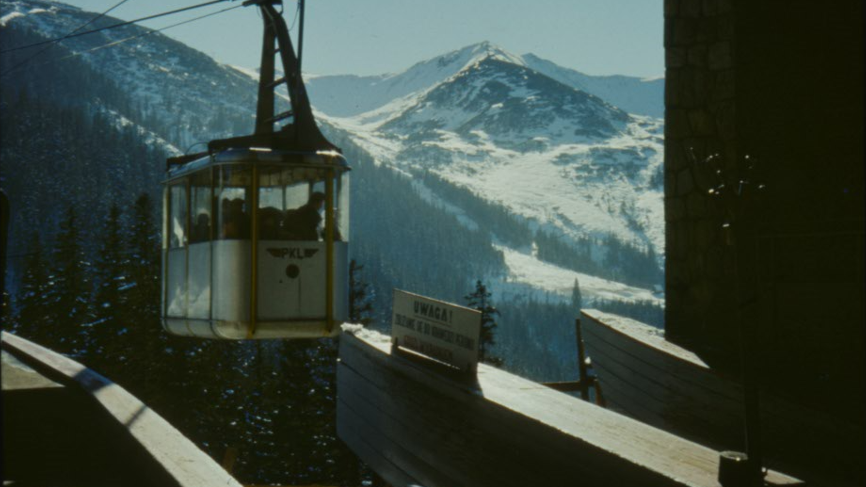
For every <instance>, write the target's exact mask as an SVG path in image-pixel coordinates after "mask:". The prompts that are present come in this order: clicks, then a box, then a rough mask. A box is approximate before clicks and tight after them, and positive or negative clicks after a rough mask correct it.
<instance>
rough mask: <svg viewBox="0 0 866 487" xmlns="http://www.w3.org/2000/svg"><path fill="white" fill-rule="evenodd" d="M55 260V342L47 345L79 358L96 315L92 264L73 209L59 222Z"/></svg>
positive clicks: (52, 289) (52, 296) (51, 300)
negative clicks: (83, 246)
mask: <svg viewBox="0 0 866 487" xmlns="http://www.w3.org/2000/svg"><path fill="white" fill-rule="evenodd" d="M53 256H54V259H53V262H52V270H53V278H51V285H50V290H49V293H48V294H49V305H50V306H51V308H52V312H51V322H50V323H49V326H51V327H52V332H53V334H54V337H55V338H56V339H55V340H52V342H51V343H49V344H47V345H49V347H51V348H54V347H56V348H55V350H56V351H58V352H62V353H72V354H74V355H80V354H83V353H84V352H85V350H84V348H83V347H84V346H85V344H86V339H87V335H88V334H89V332H88V328H86V326H89V323H90V322H91V321H92V320H93V315H92V310H91V306H90V295H91V289H90V280H89V276H88V267H89V263H88V262H86V261H85V260H84V250H83V249H82V247H81V233H80V230H79V228H78V216H77V214H76V211H75V208H74V207H73V206H71V205H70V206H69V207H68V208H67V210H66V217H65V218H64V219H63V220H62V221H61V222H60V231H59V232H58V234H57V241H56V242H55V245H54V251H53Z"/></svg>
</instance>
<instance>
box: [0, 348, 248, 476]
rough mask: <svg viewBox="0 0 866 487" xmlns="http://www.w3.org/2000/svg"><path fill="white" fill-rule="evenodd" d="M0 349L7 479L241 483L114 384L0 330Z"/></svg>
mask: <svg viewBox="0 0 866 487" xmlns="http://www.w3.org/2000/svg"><path fill="white" fill-rule="evenodd" d="M2 350H3V463H4V465H3V467H4V468H3V470H4V472H5V474H4V475H5V476H6V478H7V479H16V480H18V481H21V482H23V483H27V482H33V483H34V484H36V485H48V484H50V485H91V486H101V485H125V486H136V487H137V486H154V487H155V486H159V487H169V486H179V487H213V486H220V487H241V484H239V483H238V482H237V481H236V480H234V479H233V478H232V477H231V476H230V475H229V474H228V473H227V472H226V471H225V470H223V469H222V467H220V466H219V465H218V464H217V463H215V462H214V461H213V460H212V459H211V458H210V457H209V456H207V455H206V454H205V453H204V452H202V451H201V450H199V449H198V447H196V446H195V445H194V444H193V443H192V442H191V441H190V440H189V439H187V438H186V437H184V436H183V435H182V434H181V433H180V432H179V431H177V430H176V429H175V428H174V427H172V426H171V425H170V424H169V423H168V422H166V421H165V420H164V419H163V418H162V417H160V416H159V415H158V414H156V413H155V412H154V411H152V410H151V409H149V408H148V407H147V406H146V405H144V404H142V403H141V401H139V400H138V399H137V398H135V397H134V396H132V395H131V394H129V393H128V392H127V391H126V390H124V389H123V388H122V387H120V386H118V385H117V384H114V383H113V382H111V381H109V380H108V379H106V378H104V377H102V376H101V375H99V374H97V373H96V372H94V371H92V370H90V369H88V368H86V367H84V366H83V365H81V364H79V363H77V362H75V361H73V360H70V359H68V358H66V357H64V356H62V355H60V354H57V353H55V352H52V351H51V350H48V349H46V348H43V347H41V346H39V345H36V344H34V343H32V342H29V341H27V340H25V339H22V338H20V337H17V336H15V335H13V334H9V333H6V332H3V334H2ZM13 356H14V358H13ZM13 475H14V476H15V477H13ZM22 485H23V484H22Z"/></svg>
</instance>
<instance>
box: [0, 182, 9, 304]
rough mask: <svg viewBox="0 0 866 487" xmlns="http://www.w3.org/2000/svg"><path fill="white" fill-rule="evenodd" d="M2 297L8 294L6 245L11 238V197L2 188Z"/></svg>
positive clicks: (0, 198)
mask: <svg viewBox="0 0 866 487" xmlns="http://www.w3.org/2000/svg"><path fill="white" fill-rule="evenodd" d="M0 235H2V237H0V299H3V296H5V295H6V249H7V247H6V245H7V243H8V242H7V241H8V239H9V198H7V197H6V192H5V191H3V190H2V189H0Z"/></svg>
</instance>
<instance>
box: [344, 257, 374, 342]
mask: <svg viewBox="0 0 866 487" xmlns="http://www.w3.org/2000/svg"><path fill="white" fill-rule="evenodd" d="M363 269H364V266H363V265H360V264H358V262H357V261H356V260H355V259H352V260H351V261H350V262H349V321H350V322H352V323H357V324H360V325H364V326H367V325H369V324H370V323H371V322H372V321H373V299H374V297H375V296H374V295H373V290H372V289H371V287H370V284H369V283H368V282H366V281H364V280H363V279H361V276H360V273H361V271H362V270H363Z"/></svg>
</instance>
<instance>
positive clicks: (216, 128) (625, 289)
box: [0, 0, 664, 300]
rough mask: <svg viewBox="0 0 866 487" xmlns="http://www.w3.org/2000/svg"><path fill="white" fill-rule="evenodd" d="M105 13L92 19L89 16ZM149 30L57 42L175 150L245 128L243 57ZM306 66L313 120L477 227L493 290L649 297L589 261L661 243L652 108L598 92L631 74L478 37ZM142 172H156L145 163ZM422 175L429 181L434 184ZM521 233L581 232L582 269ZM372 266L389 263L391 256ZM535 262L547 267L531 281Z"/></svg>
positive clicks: (16, 22) (24, 15)
mask: <svg viewBox="0 0 866 487" xmlns="http://www.w3.org/2000/svg"><path fill="white" fill-rule="evenodd" d="M93 16H94V14H93V13H92V12H85V11H82V10H80V9H77V8H75V7H70V6H67V5H64V4H60V3H54V2H45V1H42V0H12V1H9V2H4V5H3V11H2V17H0V24H2V26H3V27H4V28H6V27H14V28H18V29H26V30H30V31H34V32H36V33H39V34H41V35H43V36H46V37H53V36H58V35H62V34H65V33H67V32H69V31H71V30H73V29H74V28H76V27H78V26H79V25H81V24H82V23H84V22H86V21H87V20H89V19H90V18H92V17H93ZM115 22H117V19H112V18H110V17H105V18H103V19H100V20H99V21H98V22H97V23H95V24H94V26H95V27H99V26H102V25H109V24H112V23H115ZM149 32H151V31H149V30H148V29H144V28H141V27H137V26H128V27H124V28H121V29H114V30H108V31H103V32H101V33H99V34H95V35H90V36H82V37H78V38H73V39H68V40H66V41H64V42H63V46H64V49H67V50H69V51H71V52H72V53H77V54H76V55H75V57H74V58H75V59H76V60H77V61H79V62H80V61H83V62H85V63H87V64H88V65H90V66H91V67H92V68H93V69H95V70H97V71H98V72H99V73H101V74H103V75H104V76H106V77H108V78H110V79H111V80H112V81H113V82H114V83H115V84H116V85H117V86H118V87H122V89H123V90H124V91H125V92H126V93H127V94H128V95H129V97H130V98H131V100H132V102H131V103H132V105H133V106H132V107H127V108H128V109H129V110H131V111H132V112H135V113H134V115H135V116H134V117H133V116H131V115H132V114H130V113H122V111H119V112H118V113H119V116H125V117H126V118H127V119H128V120H135V123H138V124H140V125H141V126H142V127H143V129H144V130H148V131H150V132H153V133H156V134H158V135H159V136H161V137H164V138H165V139H167V140H169V141H170V142H171V143H173V144H174V145H175V146H176V147H178V148H179V149H180V150H182V151H183V150H184V149H187V148H188V147H190V146H191V144H193V143H197V142H206V141H207V140H210V139H212V138H218V137H224V136H226V135H229V134H232V133H234V134H240V133H246V132H249V131H250V129H251V128H252V119H253V114H254V108H255V96H256V80H255V79H254V71H251V70H241V69H236V68H232V67H229V66H225V65H221V64H219V63H217V62H215V61H213V60H212V59H210V58H209V57H207V56H206V55H204V54H202V53H200V52H198V51H195V50H193V49H190V48H189V47H187V46H185V45H183V44H180V43H178V42H176V41H174V40H172V39H169V38H167V37H165V36H163V35H162V34H159V33H149ZM132 37H134V39H132V40H129V41H127V42H122V43H119V44H116V45H114V46H112V47H111V48H103V46H106V45H107V44H109V43H113V42H117V41H122V40H124V39H129V38H132ZM63 52H66V51H63ZM4 62H8V61H7V60H5V59H4ZM56 62H64V61H62V60H61V61H56ZM308 78H310V80H309V81H308V88H309V91H310V98H311V101H312V102H313V105H314V108H315V109H316V111H317V113H318V116H319V120H320V122H321V123H323V124H324V125H326V129H327V130H329V131H330V132H331V133H332V134H335V135H336V136H337V137H341V138H345V140H347V141H351V143H352V144H353V145H354V146H356V147H358V148H360V150H363V151H364V152H365V153H366V154H369V156H370V157H371V158H372V159H373V160H375V162H376V163H377V165H378V166H382V167H386V168H391V169H393V170H394V171H396V172H398V173H400V174H404V175H409V176H410V177H412V178H414V181H413V184H412V188H413V189H414V190H415V191H416V192H417V193H418V195H420V196H421V197H422V198H424V199H425V200H426V201H428V202H431V203H433V204H434V205H435V206H436V207H437V208H439V209H440V210H441V211H442V212H444V213H448V214H451V215H455V216H457V217H458V219H459V221H460V222H462V223H463V224H464V225H465V226H467V227H471V228H475V229H486V230H484V231H490V232H491V233H490V234H491V236H492V238H493V241H494V245H495V247H496V248H495V249H494V250H495V252H499V253H500V254H501V255H502V256H503V257H502V261H503V262H504V265H505V269H490V270H489V273H490V275H491V276H500V277H502V273H503V272H504V273H505V275H504V277H505V278H504V279H503V280H502V282H500V283H498V284H497V283H494V286H493V288H495V289H497V290H499V291H501V292H514V293H516V292H524V291H527V290H532V289H536V290H538V289H541V290H545V291H550V292H553V293H555V294H557V295H559V296H561V297H563V298H565V297H567V296H569V295H570V292H571V285H572V284H573V282H574V280H575V279H576V278H580V281H581V283H583V284H584V295H585V296H586V297H588V298H592V297H604V298H605V299H611V298H616V297H617V296H618V297H619V298H620V299H628V300H632V299H653V300H654V299H656V298H654V297H653V294H652V292H651V291H650V290H648V289H647V288H648V287H651V286H650V285H644V287H643V288H641V287H634V286H626V285H624V284H620V283H617V282H613V281H610V280H607V281H605V280H604V279H599V278H598V274H599V273H598V268H603V267H605V266H607V267H610V266H612V265H617V264H612V263H611V259H609V257H610V255H611V253H612V251H611V250H609V246H606V245H605V241H606V239H610V238H615V239H617V240H618V241H619V242H625V243H627V244H630V245H634V246H636V247H638V248H643V249H646V250H648V251H652V253H653V255H654V256H656V257H657V259H658V260H657V264H660V263H661V261H662V259H663V255H664V247H663V241H664V227H663V225H664V223H663V222H664V218H663V216H664V215H663V205H662V192H661V178H660V174H661V164H662V134H663V122H662V120H660V119H658V118H653V117H650V116H645V115H639V114H635V113H634V112H635V110H633V109H628V108H625V107H624V106H618V104H617V103H620V102H613V101H612V100H628V99H630V98H637V99H640V100H644V99H645V98H646V99H649V98H651V96H650V95H651V93H650V91H647V92H641V91H640V90H638V89H636V88H635V86H644V85H641V84H640V82H639V80H637V78H626V77H623V79H624V80H626V81H627V82H623V83H619V84H617V83H612V82H610V83H609V82H605V81H604V80H601V79H599V78H594V77H587V76H586V75H581V74H580V73H577V72H576V71H573V70H569V69H567V68H561V67H558V66H556V65H554V64H553V63H549V62H547V61H544V60H541V59H539V58H537V57H535V56H532V55H525V56H517V55H514V54H510V53H508V52H506V51H504V50H502V49H500V48H498V47H496V46H494V45H492V44H489V43H481V44H476V45H472V46H468V47H466V48H463V49H460V50H457V51H454V52H451V53H447V54H444V55H442V56H439V57H436V58H433V59H430V60H426V61H423V62H419V63H417V64H415V65H414V66H411V67H410V68H408V69H407V70H405V71H403V72H400V73H396V74H388V75H381V76H373V77H357V76H322V77H315V76H308ZM635 80H637V81H635ZM608 81H610V80H608ZM636 83H637V84H636ZM648 103H649V102H648ZM652 103H658V104H661V103H662V100H661V99H658V100H655V101H653V102H652ZM650 104H651V103H650ZM118 110H119V109H118ZM128 123H133V122H128ZM152 170H153V171H154V173H155V174H158V173H159V171H160V170H161V168H159V167H155V168H153V169H152ZM422 176H424V177H427V178H428V179H424V178H423V177H422ZM431 177H432V178H436V179H435V180H436V181H440V182H441V185H440V186H439V187H434V185H433V184H432V183H431V181H432V180H431V179H429V178H431ZM442 185H444V186H442ZM443 188H446V190H443ZM448 191H463V192H465V194H468V195H471V196H472V198H476V199H477V200H478V201H481V202H483V204H485V205H489V206H490V207H492V208H499V209H501V210H503V211H505V212H507V214H509V215H511V217H513V219H514V222H515V225H518V226H520V227H521V228H523V229H524V230H519V231H522V232H524V233H525V234H526V235H525V236H526V241H527V242H529V244H525V245H524V244H514V243H509V242H508V241H506V240H507V239H505V238H503V236H502V235H499V234H497V233H496V232H495V231H493V230H489V229H487V227H486V226H485V222H484V221H481V220H482V219H484V218H486V217H485V216H483V215H482V216H478V214H475V215H474V216H473V213H472V212H471V211H469V210H468V209H467V208H466V207H465V206H461V205H463V203H461V202H460V201H455V200H453V199H452V198H451V196H449V193H448ZM382 197H383V200H382V202H380V203H375V202H374V203H375V204H381V205H387V204H390V203H389V199H388V198H389V196H388V195H385V194H383V195H382ZM365 210H367V211H368V212H370V214H373V215H375V214H376V213H377V211H378V210H377V209H376V208H365ZM355 215H358V216H357V217H356V219H355V222H356V223H360V224H363V219H364V218H366V217H365V216H363V215H362V214H361V213H358V212H356V213H355ZM369 218H374V216H370V217H369ZM536 232H544V233H545V235H548V234H549V235H551V236H552V237H553V238H556V239H559V240H561V241H562V243H563V245H565V246H571V248H577V247H579V245H582V244H586V245H587V246H588V247H587V253H588V254H587V255H589V257H590V258H591V260H592V261H593V262H594V263H595V264H596V265H595V267H596V269H595V270H593V269H587V270H574V269H573V268H571V269H570V268H567V266H566V267H563V266H562V265H559V264H558V265H552V264H551V263H550V260H549V259H547V262H542V260H544V259H545V257H544V255H545V248H543V245H541V240H538V245H536V243H533V242H532V239H533V238H534V237H533V235H535V234H536ZM539 239H540V237H539ZM587 242H588V243H587ZM384 258H387V257H384ZM606 259H607V260H606ZM388 265H389V267H390V268H399V266H400V263H399V262H397V263H395V262H391V263H388ZM433 265H435V264H433ZM618 265H620V266H627V264H625V263H620V264H618ZM533 266H534V267H533ZM533 268H535V269H536V270H537V271H538V272H537V273H533V271H532V269H533ZM542 274H543V275H545V276H550V277H551V278H550V279H538V277H537V276H538V275H542ZM533 276H534V277H533ZM474 277H483V276H471V277H470V278H474ZM604 277H608V278H610V277H611V276H610V275H607V276H604Z"/></svg>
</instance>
